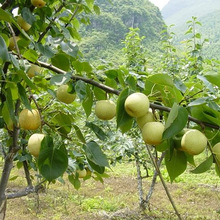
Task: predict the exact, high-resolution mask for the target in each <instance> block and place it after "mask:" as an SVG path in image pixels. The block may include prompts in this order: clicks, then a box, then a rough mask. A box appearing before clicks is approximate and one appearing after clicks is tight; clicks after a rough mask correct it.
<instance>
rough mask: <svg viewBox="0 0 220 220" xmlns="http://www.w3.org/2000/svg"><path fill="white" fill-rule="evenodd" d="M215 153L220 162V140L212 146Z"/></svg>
mask: <svg viewBox="0 0 220 220" xmlns="http://www.w3.org/2000/svg"><path fill="white" fill-rule="evenodd" d="M212 151H213V153H214V154H215V156H216V159H217V160H218V161H219V163H220V142H218V143H217V144H215V146H214V147H213V148H212Z"/></svg>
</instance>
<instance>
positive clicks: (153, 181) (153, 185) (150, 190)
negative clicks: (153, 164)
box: [145, 152, 165, 206]
mask: <svg viewBox="0 0 220 220" xmlns="http://www.w3.org/2000/svg"><path fill="white" fill-rule="evenodd" d="M164 156H165V152H163V153H162V155H161V157H160V159H159V160H158V161H157V166H158V167H160V165H161V163H162V160H163V158H164ZM157 176H158V172H157V170H155V172H154V176H153V179H152V182H151V186H150V189H149V191H148V194H147V196H146V200H145V203H146V206H147V205H148V203H149V201H150V198H151V196H152V194H153V191H154V187H155V184H156V180H157Z"/></svg>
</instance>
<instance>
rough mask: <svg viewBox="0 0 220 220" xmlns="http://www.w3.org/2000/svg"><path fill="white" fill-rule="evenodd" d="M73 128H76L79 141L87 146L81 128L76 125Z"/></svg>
mask: <svg viewBox="0 0 220 220" xmlns="http://www.w3.org/2000/svg"><path fill="white" fill-rule="evenodd" d="M73 127H74V129H75V131H76V135H77V137H78V139H79V140H80V141H81V142H82V143H84V144H85V143H86V140H85V138H84V136H83V134H82V132H81V130H80V128H79V127H78V126H76V125H73Z"/></svg>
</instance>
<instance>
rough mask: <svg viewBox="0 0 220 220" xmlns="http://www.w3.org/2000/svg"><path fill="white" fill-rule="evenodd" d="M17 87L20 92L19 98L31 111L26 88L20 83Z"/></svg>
mask: <svg viewBox="0 0 220 220" xmlns="http://www.w3.org/2000/svg"><path fill="white" fill-rule="evenodd" d="M17 86H18V92H19V96H20V98H21V101H22V103H23V104H24V106H25V107H26V108H27V109H29V110H31V104H30V102H29V99H28V97H27V92H26V91H25V88H24V87H23V86H22V85H21V84H20V83H18V84H17Z"/></svg>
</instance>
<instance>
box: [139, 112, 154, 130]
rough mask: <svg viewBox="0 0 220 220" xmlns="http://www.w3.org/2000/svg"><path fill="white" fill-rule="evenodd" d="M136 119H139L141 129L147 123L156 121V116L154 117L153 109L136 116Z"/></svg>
mask: <svg viewBox="0 0 220 220" xmlns="http://www.w3.org/2000/svg"><path fill="white" fill-rule="evenodd" d="M136 121H137V124H138V126H139V128H140V129H141V128H142V127H143V126H144V125H145V124H146V123H148V122H154V121H155V117H154V114H153V113H152V111H148V112H147V114H145V115H143V116H141V117H138V118H136Z"/></svg>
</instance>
